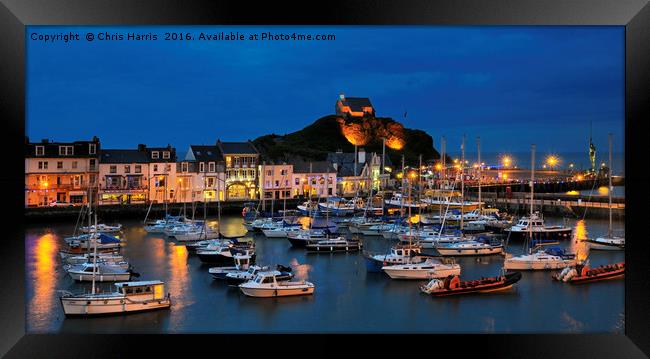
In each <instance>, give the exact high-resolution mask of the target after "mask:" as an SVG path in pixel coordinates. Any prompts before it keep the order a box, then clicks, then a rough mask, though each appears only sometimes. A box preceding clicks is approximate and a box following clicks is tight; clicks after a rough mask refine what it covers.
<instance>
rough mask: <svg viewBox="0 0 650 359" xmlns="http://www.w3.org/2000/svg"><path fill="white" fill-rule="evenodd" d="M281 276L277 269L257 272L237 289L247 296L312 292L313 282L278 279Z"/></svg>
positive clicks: (265, 296) (279, 295)
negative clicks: (253, 277)
mask: <svg viewBox="0 0 650 359" xmlns="http://www.w3.org/2000/svg"><path fill="white" fill-rule="evenodd" d="M280 276H282V273H280V272H279V271H270V272H259V273H257V275H256V276H255V279H253V280H250V281H248V282H246V283H242V284H240V285H239V289H240V290H241V291H242V293H244V294H245V295H247V296H249V297H258V298H272V297H287V296H294V295H310V294H313V293H314V289H315V288H316V286H315V285H314V283H311V282H306V281H299V282H291V281H283V280H278V277H280Z"/></svg>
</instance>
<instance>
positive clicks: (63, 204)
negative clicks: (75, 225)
mask: <svg viewBox="0 0 650 359" xmlns="http://www.w3.org/2000/svg"><path fill="white" fill-rule="evenodd" d="M49 206H50V207H72V206H74V205H73V204H72V203H70V202H63V201H54V202H50V204H49Z"/></svg>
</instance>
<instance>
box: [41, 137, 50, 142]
mask: <svg viewBox="0 0 650 359" xmlns="http://www.w3.org/2000/svg"><path fill="white" fill-rule="evenodd" d="M49 142H50V140H48V139H47V138H44V139H42V140H41V143H49Z"/></svg>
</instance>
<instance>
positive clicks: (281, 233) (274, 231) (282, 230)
mask: <svg viewBox="0 0 650 359" xmlns="http://www.w3.org/2000/svg"><path fill="white" fill-rule="evenodd" d="M301 230H302V226H301V225H300V224H295V225H286V226H276V227H273V228H265V229H262V233H264V235H265V236H266V237H267V238H286V237H287V236H288V235H289V233H297V232H299V231H301Z"/></svg>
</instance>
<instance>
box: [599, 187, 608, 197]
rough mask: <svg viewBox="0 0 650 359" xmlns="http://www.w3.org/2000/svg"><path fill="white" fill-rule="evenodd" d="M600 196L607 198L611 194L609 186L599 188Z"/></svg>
mask: <svg viewBox="0 0 650 359" xmlns="http://www.w3.org/2000/svg"><path fill="white" fill-rule="evenodd" d="M598 194H600V195H603V196H607V195H608V194H609V190H608V189H607V186H600V187H598Z"/></svg>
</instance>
